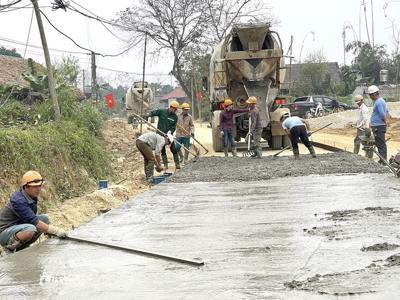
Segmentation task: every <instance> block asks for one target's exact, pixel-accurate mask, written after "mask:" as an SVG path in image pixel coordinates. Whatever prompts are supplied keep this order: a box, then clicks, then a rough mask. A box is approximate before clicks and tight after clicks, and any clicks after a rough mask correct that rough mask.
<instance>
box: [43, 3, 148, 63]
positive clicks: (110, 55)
mask: <svg viewBox="0 0 400 300" xmlns="http://www.w3.org/2000/svg"><path fill="white" fill-rule="evenodd" d="M39 11H40V13H41V14H42V15H43V17H45V19H46V20H47V22H48V23H49V24H50V26H51V27H53V28H54V29H55V30H56V31H57V32H58V33H60V34H61V35H63V36H65V37H66V38H67V39H69V40H70V41H71V42H73V43H74V44H75V45H76V46H77V47H78V48H81V49H83V50H86V51H89V52H94V53H95V54H96V55H100V56H102V57H117V56H120V55H122V54H124V53H126V52H128V51H129V50H131V49H132V48H133V47H135V46H136V45H137V44H138V43H140V41H139V42H138V43H136V44H132V45H130V46H129V47H128V48H126V49H125V50H123V51H121V52H119V53H116V54H102V53H99V52H95V51H93V50H91V49H89V48H86V47H83V46H81V45H79V44H78V43H77V42H75V40H74V39H73V38H71V37H70V36H68V35H67V34H65V33H64V32H62V31H61V30H60V29H58V28H57V27H56V26H55V25H54V24H53V23H52V22H51V21H50V20H49V18H48V17H47V16H46V14H45V13H44V12H43V11H42V10H40V9H39Z"/></svg>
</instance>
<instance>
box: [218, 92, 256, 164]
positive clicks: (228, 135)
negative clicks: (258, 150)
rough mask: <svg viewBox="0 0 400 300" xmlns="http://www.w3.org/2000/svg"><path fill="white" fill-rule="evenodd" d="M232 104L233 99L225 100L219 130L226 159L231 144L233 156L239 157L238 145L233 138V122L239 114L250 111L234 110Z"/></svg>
mask: <svg viewBox="0 0 400 300" xmlns="http://www.w3.org/2000/svg"><path fill="white" fill-rule="evenodd" d="M232 104H233V103H232V100H231V99H225V100H224V110H223V111H222V112H221V115H220V123H219V128H220V129H221V136H222V139H223V145H224V154H225V157H228V147H229V144H230V145H231V148H232V155H233V156H237V150H236V143H235V139H234V137H233V120H234V117H235V116H234V115H235V114H237V113H245V112H248V111H249V109H233V105H232Z"/></svg>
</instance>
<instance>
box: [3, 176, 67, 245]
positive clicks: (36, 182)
mask: <svg viewBox="0 0 400 300" xmlns="http://www.w3.org/2000/svg"><path fill="white" fill-rule="evenodd" d="M43 183H44V179H43V178H42V176H41V175H40V174H39V173H38V172H36V171H28V172H26V173H25V174H24V175H23V176H22V186H21V187H20V188H18V190H17V191H16V192H15V193H14V194H13V195H12V196H11V198H10V199H9V200H8V202H7V203H6V206H5V207H3V208H2V209H1V210H0V244H1V245H2V246H3V247H5V248H6V249H8V250H9V251H12V252H15V251H19V250H22V249H24V248H26V247H28V246H29V245H31V244H32V243H33V242H35V241H36V240H37V239H38V238H39V236H40V235H41V234H42V233H48V234H51V235H56V236H58V237H61V238H62V237H66V236H67V233H66V232H65V231H64V230H62V229H60V228H57V227H55V226H53V225H49V224H50V221H49V218H48V216H46V215H42V214H39V215H37V203H38V197H39V194H40V191H41V189H42V185H43Z"/></svg>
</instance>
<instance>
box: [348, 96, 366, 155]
mask: <svg viewBox="0 0 400 300" xmlns="http://www.w3.org/2000/svg"><path fill="white" fill-rule="evenodd" d="M354 102H355V103H356V104H357V105H358V119H357V122H356V123H354V124H352V126H354V127H355V128H357V134H356V137H355V138H354V148H353V153H355V154H358V152H359V151H360V145H361V139H360V137H361V136H363V135H365V129H366V128H369V121H368V113H369V109H368V107H367V106H366V105H365V103H364V97H363V96H361V95H355V96H354Z"/></svg>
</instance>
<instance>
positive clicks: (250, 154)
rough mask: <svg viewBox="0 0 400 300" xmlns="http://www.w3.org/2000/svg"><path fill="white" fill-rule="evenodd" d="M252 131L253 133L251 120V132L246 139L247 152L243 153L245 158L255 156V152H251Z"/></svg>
mask: <svg viewBox="0 0 400 300" xmlns="http://www.w3.org/2000/svg"><path fill="white" fill-rule="evenodd" d="M250 131H251V119H249V132H248V133H247V135H246V139H247V151H245V152H243V153H242V156H243V157H249V156H253V155H254V151H253V150H250V145H251V138H252V136H251V133H250ZM246 139H245V140H246Z"/></svg>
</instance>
